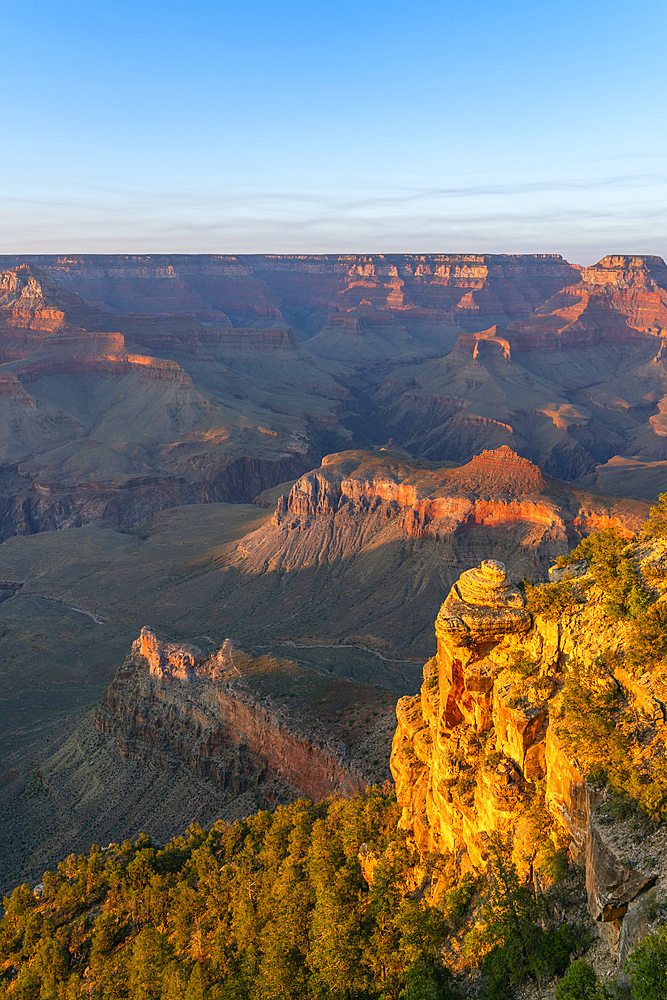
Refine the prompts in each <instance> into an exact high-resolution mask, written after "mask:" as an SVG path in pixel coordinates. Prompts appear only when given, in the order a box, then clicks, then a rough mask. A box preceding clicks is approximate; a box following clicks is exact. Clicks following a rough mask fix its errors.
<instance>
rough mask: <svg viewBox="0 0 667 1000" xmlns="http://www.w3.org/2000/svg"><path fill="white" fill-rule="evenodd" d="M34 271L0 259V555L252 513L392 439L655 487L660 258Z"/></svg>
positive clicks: (155, 259) (443, 454) (200, 262)
mask: <svg viewBox="0 0 667 1000" xmlns="http://www.w3.org/2000/svg"><path fill="white" fill-rule="evenodd" d="M26 260H27V262H26V261H25V260H23V259H22V258H9V257H5V258H3V259H2V260H0V264H2V263H4V264H5V265H6V266H8V267H9V266H11V267H13V268H14V269H13V270H6V271H4V272H3V273H2V280H1V282H0V361H1V363H0V474H1V475H2V485H3V500H2V505H3V507H2V515H3V516H2V537H5V538H6V537H8V536H9V535H11V534H14V533H31V532H34V531H41V530H50V529H53V528H60V527H70V526H75V525H80V524H86V523H90V522H92V521H93V520H95V519H96V518H99V517H104V518H107V519H110V520H112V521H114V522H115V523H118V524H120V525H121V526H132V525H135V524H138V523H141V522H142V521H143V520H145V518H146V517H147V516H148V515H150V514H151V513H152V512H153V511H155V510H158V509H163V508H165V507H169V506H177V505H181V504H184V503H201V502H205V503H206V502H212V501H221V500H222V501H232V502H239V501H246V502H247V501H250V500H252V499H253V498H254V497H255V496H256V495H257V494H258V493H260V492H261V491H262V490H263V489H266V488H269V487H271V486H273V485H275V484H277V483H279V482H283V481H285V480H286V479H288V478H293V477H296V476H298V475H301V474H302V473H304V472H306V471H307V470H308V469H311V468H313V467H315V466H317V465H318V463H319V461H320V460H321V457H322V455H323V454H325V453H327V452H329V451H332V450H336V449H340V448H341V447H351V446H368V445H381V444H383V443H385V441H386V439H387V436H388V435H392V436H393V438H394V441H395V442H396V443H397V444H398V445H400V446H402V447H405V448H407V450H408V451H409V452H410V453H411V454H413V455H415V456H416V457H419V458H428V459H431V460H435V461H455V462H465V461H467V460H468V459H469V458H470V456H471V455H472V454H474V453H475V452H479V451H481V450H482V449H483V448H493V447H497V446H499V445H501V444H509V445H510V446H511V447H512V448H513V449H514V450H515V451H516V452H517V453H519V454H521V455H522V456H523V457H525V458H529V459H531V460H532V461H534V462H536V463H537V464H539V465H540V466H541V467H542V468H543V470H544V471H546V472H548V473H549V474H551V475H555V476H557V477H559V478H565V479H569V480H578V479H580V480H581V485H583V486H585V487H587V488H592V489H594V490H599V491H600V492H611V493H614V492H618V493H620V494H622V495H628V496H633V495H634V496H643V497H646V498H651V499H652V498H654V497H655V496H656V495H657V493H658V492H659V489H660V487H661V481H662V478H663V476H664V469H665V468H666V466H665V465H664V463H665V462H667V444H666V443H665V442H666V441H667V437H666V432H665V428H664V427H663V423H664V415H663V409H665V405H667V404H664V400H665V399H667V374H666V373H665V358H664V356H663V353H662V351H661V346H662V333H663V330H664V329H665V328H666V326H667V324H666V322H665V296H666V295H667V291H666V290H665V284H666V280H667V279H666V278H665V275H666V274H667V269H666V268H665V266H664V264H663V263H662V261H661V260H660V258H652V257H646V258H642V257H631V258H629V257H607V258H604V259H603V260H602V261H601V262H600V264H598V265H596V266H595V267H592V268H579V267H577V266H574V265H570V264H568V263H567V262H566V261H564V260H562V258H560V257H558V256H557V255H533V256H529V255H525V256H514V257H512V256H503V255H437V254H433V255H385V256H378V255H375V256H365V255H358V256H355V255H351V256H320V257H317V256H310V257H309V256H302V257H299V256H293V257H286V256H283V257H280V256H276V257H261V256H248V257H215V256H190V257H188V256H181V257H179V256H173V257H160V256H144V257H118V256H117V257H105V256H85V255H84V256H80V257H77V256H74V257H55V256H41V257H34V256H33V257H30V258H26Z"/></svg>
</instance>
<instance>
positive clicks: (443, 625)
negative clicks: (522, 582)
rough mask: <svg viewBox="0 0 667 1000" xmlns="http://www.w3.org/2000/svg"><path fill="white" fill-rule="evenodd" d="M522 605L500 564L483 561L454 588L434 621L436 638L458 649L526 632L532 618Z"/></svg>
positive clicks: (492, 561)
mask: <svg viewBox="0 0 667 1000" xmlns="http://www.w3.org/2000/svg"><path fill="white" fill-rule="evenodd" d="M524 604H525V601H524V598H523V595H522V594H521V593H520V591H519V590H517V588H516V587H515V586H513V585H512V583H511V582H510V581H509V580H508V578H507V573H506V571H505V566H504V565H503V563H501V562H498V561H497V560H496V559H485V560H484V562H483V563H482V565H481V566H479V567H478V568H476V569H469V570H466V572H465V573H463V575H462V576H461V578H460V579H459V580H458V582H457V583H455V584H454V586H453V587H452V589H451V590H450V592H449V597H448V598H447V600H446V601H445V603H444V604H443V605H442V607H441V608H440V613H439V614H438V617H437V618H436V620H435V634H436V635H437V636H438V639H439V640H442V641H444V642H450V643H452V644H453V645H457V646H458V645H474V644H476V643H479V642H480V641H483V640H486V639H496V638H501V637H502V636H503V635H507V634H509V633H514V632H527V631H528V629H529V628H530V624H531V618H530V615H529V614H528V612H527V611H526V610H525V608H524Z"/></svg>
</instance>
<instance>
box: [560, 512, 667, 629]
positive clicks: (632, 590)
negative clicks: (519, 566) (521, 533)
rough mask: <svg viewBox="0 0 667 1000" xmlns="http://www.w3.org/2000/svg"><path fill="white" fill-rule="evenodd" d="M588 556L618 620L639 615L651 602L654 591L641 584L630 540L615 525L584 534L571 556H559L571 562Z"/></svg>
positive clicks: (608, 609)
mask: <svg viewBox="0 0 667 1000" xmlns="http://www.w3.org/2000/svg"><path fill="white" fill-rule="evenodd" d="M581 560H585V561H586V562H587V563H588V565H589V567H590V571H591V574H592V576H593V579H594V580H595V582H596V583H597V585H598V587H600V589H601V590H602V591H603V592H604V594H605V597H606V600H605V611H606V612H607V614H608V615H609V616H610V618H613V619H614V621H619V620H621V619H625V618H636V617H637V616H638V615H641V614H643V613H645V611H646V610H647V608H648V607H649V606H650V604H651V600H652V599H651V595H650V593H649V592H648V591H647V590H646V588H645V587H644V586H643V585H642V583H641V580H640V579H639V574H638V573H637V567H636V565H635V561H634V558H633V551H632V546H631V544H630V542H629V540H628V539H627V538H626V537H625V536H624V535H622V534H621V532H620V531H618V530H617V529H616V528H605V530H604V531H597V532H595V533H594V534H592V535H588V537H587V538H583V539H582V540H581V541H580V542H579V544H578V545H577V547H576V548H575V549H573V550H572V552H570V554H569V556H562V557H561V558H560V559H559V560H557V562H558V564H559V565H570V564H572V563H573V562H579V561H581Z"/></svg>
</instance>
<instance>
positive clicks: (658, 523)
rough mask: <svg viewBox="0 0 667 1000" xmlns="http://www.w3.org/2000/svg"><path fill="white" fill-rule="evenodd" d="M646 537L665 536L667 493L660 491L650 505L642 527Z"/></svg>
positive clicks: (666, 535) (661, 537)
mask: <svg viewBox="0 0 667 1000" xmlns="http://www.w3.org/2000/svg"><path fill="white" fill-rule="evenodd" d="M642 535H643V536H644V538H646V539H652V538H660V539H663V538H667V493H661V494H660V496H659V497H658V502H657V504H655V506H653V507H651V509H650V511H649V513H648V517H647V519H646V520H645V521H644V524H643V527H642Z"/></svg>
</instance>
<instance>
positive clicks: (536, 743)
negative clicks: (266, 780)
mask: <svg viewBox="0 0 667 1000" xmlns="http://www.w3.org/2000/svg"><path fill="white" fill-rule="evenodd" d="M588 613H589V614H590V609H589V612H588ZM578 617H580V616H578V615H573V616H572V621H571V622H570V623H569V624H567V625H564V624H563V622H562V621H560V622H555V621H547V620H546V619H544V618H541V617H540V616H536V617H535V619H534V620H533V618H532V616H531V614H530V613H529V612H528V611H527V609H526V607H525V601H524V598H523V595H522V594H521V592H520V591H519V590H518V588H517V587H515V586H514V585H513V584H512V583H511V581H510V580H509V579H508V576H507V573H506V571H505V567H504V565H503V564H502V563H501V562H497V561H496V560H492V559H490V560H485V561H484V562H483V563H482V564H481V566H479V567H475V568H474V569H470V570H467V571H466V572H465V573H463V574H462V576H461V577H460V578H459V580H458V581H457V582H456V583H455V584H454V586H453V587H452V588H451V591H450V593H449V595H448V596H447V599H446V600H445V602H444V603H443V605H442V607H441V608H440V612H439V614H438V617H437V619H436V623H435V631H436V635H437V640H438V649H437V655H436V656H435V657H433V658H432V659H431V660H429V662H428V663H427V664H426V665H425V667H424V684H423V686H422V689H421V693H420V694H419V695H416V696H414V697H404V698H401V699H400V701H399V703H398V705H397V709H396V714H397V719H398V727H397V730H396V734H395V736H394V741H393V746H392V755H391V770H392V773H393V775H394V779H395V782H396V792H397V797H398V801H399V804H400V805H401V807H402V816H401V821H400V822H401V825H402V826H403V827H404V828H405V829H407V830H409V831H410V834H411V837H412V839H413V840H414V843H415V846H416V847H417V848H418V850H419V851H420V852H421V854H422V855H426V854H429V853H431V852H436V853H441V852H451V853H456V854H458V856H459V861H460V863H461V867H462V869H463V870H465V869H466V868H469V867H471V866H474V867H483V866H484V865H485V863H486V861H487V857H488V853H487V845H488V839H489V837H490V836H494V835H496V836H500V838H501V839H502V840H503V841H504V842H505V843H506V844H508V845H510V846H511V849H512V854H513V859H514V861H515V863H516V865H517V867H518V869H519V870H520V871H522V872H523V873H524V875H525V876H526V877H527V878H528V877H530V876H532V875H533V869H532V862H533V859H534V858H535V856H536V854H537V852H538V851H539V848H540V847H541V844H539V843H535V834H534V830H533V828H532V826H531V820H530V816H529V807H530V806H531V805H532V804H533V803H535V801H536V796H539V795H540V794H541V791H540V790H539V789H538V785H537V783H538V782H540V784H541V789H542V790H543V792H544V795H545V804H546V806H547V808H548V809H549V811H550V813H551V815H552V817H553V819H554V821H555V824H556V829H560V830H561V831H562V832H564V833H567V834H568V835H569V837H570V840H571V849H572V852H573V854H575V855H578V856H579V858H580V859H581V860H582V861H584V862H585V864H586V883H587V889H588V897H589V910H590V912H591V915H592V916H593V917H594V918H595V919H596V920H599V921H601V922H603V923H604V924H605V926H607V927H609V928H610V940H611V939H613V940H615V941H618V938H619V928H620V926H621V921H622V918H623V915H624V914H625V913H626V912H627V911H628V907H629V906H630V905H634V904H633V900H635V899H637V898H639V897H640V894H641V893H643V892H645V891H646V890H647V889H648V888H650V886H651V885H652V884H654V882H655V877H653V876H650V875H648V874H642V873H641V872H640V871H638V870H636V869H633V868H632V867H630V866H628V865H627V863H625V862H621V861H619V860H618V859H617V858H616V857H615V855H614V854H613V852H612V851H611V850H610V848H609V846H608V845H606V844H605V843H604V835H603V833H601V831H600V829H599V827H598V826H596V821H595V816H594V807H595V805H596V803H597V801H598V800H599V793H597V792H596V790H595V789H593V788H592V787H591V786H589V785H588V784H587V782H586V779H585V777H584V775H583V774H582V773H581V772H580V770H579V769H578V767H577V765H576V762H574V761H572V760H569V759H568V757H567V755H566V753H565V751H564V749H563V747H562V746H561V744H560V742H559V739H558V734H557V731H556V728H555V727H554V726H551V727H550V726H549V708H550V705H551V703H552V699H553V698H554V697H555V696H556V693H557V690H558V687H559V684H558V677H559V674H560V672H561V670H562V667H563V666H564V664H565V663H566V662H567V660H568V658H569V657H570V656H572V655H575V653H576V655H577V656H579V657H584V658H586V657H588V656H589V654H590V656H596V655H597V653H598V652H599V636H597V639H596V636H595V634H594V630H591V628H590V627H589V628H588V632H590V633H591V634H590V635H589V636H588V640H590V642H589V645H590V649H589V648H588V647H587V646H586V642H587V641H588V640H587V638H586V635H588V633H586V632H585V630H584V633H585V634H584V633H582V632H581V630H580V626H579V624H577V621H576V620H575V619H577V618H578ZM581 617H582V620H583V619H584V618H585V617H586V615H584V614H582V616H581ZM578 629H579V631H578ZM612 932H613V933H612ZM621 939H622V935H621ZM613 940H612V943H613Z"/></svg>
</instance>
